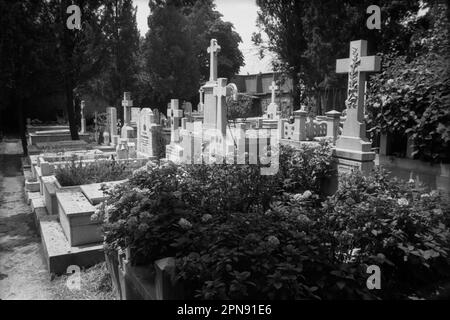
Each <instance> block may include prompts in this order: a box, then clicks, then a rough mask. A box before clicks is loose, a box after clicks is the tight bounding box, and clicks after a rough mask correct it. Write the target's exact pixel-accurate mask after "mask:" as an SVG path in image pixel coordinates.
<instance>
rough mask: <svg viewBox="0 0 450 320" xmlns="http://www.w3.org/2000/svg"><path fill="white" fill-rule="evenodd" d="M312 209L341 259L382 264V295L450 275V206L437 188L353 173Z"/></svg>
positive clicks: (427, 285)
mask: <svg viewBox="0 0 450 320" xmlns="http://www.w3.org/2000/svg"><path fill="white" fill-rule="evenodd" d="M310 212H311V213H310V214H309V215H308V216H309V218H310V219H313V220H315V221H317V224H318V225H319V226H320V230H321V237H322V238H323V239H324V240H325V239H326V241H327V242H329V243H330V245H331V248H332V251H333V254H335V255H336V256H338V258H339V260H340V261H343V262H344V261H349V260H351V261H352V262H354V263H357V264H360V265H372V264H376V265H378V266H380V268H381V270H382V290H380V291H379V292H377V294H378V295H379V296H380V297H383V298H405V297H408V296H411V295H413V294H418V295H420V294H423V295H425V294H427V293H428V294H429V293H430V292H432V290H435V289H437V288H438V285H439V284H440V281H442V280H447V281H448V280H450V257H449V250H450V229H449V227H450V206H449V203H448V200H446V199H442V198H441V196H440V195H439V193H438V192H436V191H434V192H430V193H429V192H425V190H424V189H423V188H416V187H415V186H414V183H405V182H404V181H399V180H396V179H388V178H387V175H386V174H385V173H384V172H381V171H380V172H376V173H375V174H374V175H373V176H370V177H364V176H362V175H361V174H359V173H353V174H352V175H348V176H344V177H342V178H341V181H340V187H339V190H338V191H337V192H336V194H335V195H334V196H332V197H330V198H329V199H328V200H327V201H325V202H323V203H322V208H320V209H319V210H315V211H314V210H313V211H310ZM352 253H353V254H352Z"/></svg>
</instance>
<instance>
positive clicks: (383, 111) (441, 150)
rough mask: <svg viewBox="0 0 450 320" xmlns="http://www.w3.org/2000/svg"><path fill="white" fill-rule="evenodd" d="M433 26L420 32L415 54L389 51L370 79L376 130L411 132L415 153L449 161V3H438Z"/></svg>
mask: <svg viewBox="0 0 450 320" xmlns="http://www.w3.org/2000/svg"><path fill="white" fill-rule="evenodd" d="M433 10H435V12H434V13H433V15H431V16H432V17H433V18H434V21H431V22H430V23H431V25H432V28H430V30H429V31H427V32H426V33H425V34H422V33H421V32H415V33H417V36H416V39H415V41H414V42H413V46H412V47H413V48H411V50H412V51H414V52H416V54H415V55H413V56H407V55H404V56H402V55H398V54H397V53H395V52H393V53H390V54H388V55H384V56H383V57H382V59H383V68H382V72H380V73H377V74H375V75H373V76H371V79H370V81H368V89H369V90H368V99H367V111H368V114H369V119H368V124H369V126H371V127H372V132H373V133H380V132H383V133H385V132H391V133H395V134H401V135H403V134H409V135H410V136H411V138H412V140H413V141H414V145H415V151H414V155H415V156H417V157H418V158H421V159H424V160H427V161H434V162H440V161H443V162H449V161H450V156H449V155H450V110H449V105H450V72H449V71H450V63H449V61H450V55H449V52H450V42H449V40H448V39H449V25H450V23H449V20H448V16H447V14H446V13H447V12H448V7H447V5H445V4H443V3H442V4H436V5H435V8H434V9H433Z"/></svg>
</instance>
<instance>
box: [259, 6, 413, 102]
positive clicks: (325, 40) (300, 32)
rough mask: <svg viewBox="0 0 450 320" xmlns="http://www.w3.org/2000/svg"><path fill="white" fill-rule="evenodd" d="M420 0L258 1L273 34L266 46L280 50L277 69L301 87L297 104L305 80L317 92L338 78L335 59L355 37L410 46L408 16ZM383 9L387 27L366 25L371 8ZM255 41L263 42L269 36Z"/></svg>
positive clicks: (262, 22) (374, 46) (382, 46)
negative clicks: (406, 21)
mask: <svg viewBox="0 0 450 320" xmlns="http://www.w3.org/2000/svg"><path fill="white" fill-rule="evenodd" d="M419 3H420V1H419V0H407V1H388V0H379V1H372V0H370V1H369V0H367V1H366V0H364V1H360V0H345V1H340V0H318V1H309V0H296V1H294V0H292V1H283V0H257V4H258V6H259V11H258V25H259V27H260V30H261V31H264V32H265V33H266V34H267V36H268V42H267V43H266V44H265V46H263V47H262V48H263V49H267V50H270V51H272V52H274V53H275V54H276V55H277V57H278V61H276V64H275V65H274V66H275V68H276V69H277V70H280V71H284V72H286V73H288V74H289V75H290V76H291V77H292V79H293V81H294V85H295V87H296V89H295V90H294V103H295V105H296V106H299V85H300V83H299V81H298V80H299V79H300V78H301V79H302V81H303V82H304V83H305V85H306V87H307V89H308V90H312V91H314V90H316V89H317V87H318V85H319V84H320V83H321V82H322V81H324V80H326V79H327V80H330V79H331V81H332V80H333V78H334V79H335V75H334V66H335V60H336V59H337V58H340V57H345V56H347V55H348V44H349V42H350V41H351V40H355V39H367V40H369V45H370V46H371V47H370V48H369V50H371V51H381V52H383V51H386V50H393V49H397V50H404V48H407V47H408V43H409V41H410V37H411V34H409V33H407V32H403V31H406V28H404V26H403V22H404V19H405V18H406V17H408V16H409V15H410V14H411V13H412V12H417V10H418V8H419ZM370 5H379V6H380V7H381V16H382V19H383V25H382V31H379V30H369V29H368V28H367V27H366V19H367V18H368V15H367V14H366V9H367V7H368V6H370ZM253 40H254V42H255V43H256V44H258V45H262V44H264V43H263V37H262V36H261V34H260V33H258V34H255V35H254V37H253Z"/></svg>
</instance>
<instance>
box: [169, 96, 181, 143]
mask: <svg viewBox="0 0 450 320" xmlns="http://www.w3.org/2000/svg"><path fill="white" fill-rule="evenodd" d="M167 117H168V118H169V121H170V130H171V137H170V141H171V142H178V141H179V140H180V133H179V127H180V119H181V118H182V117H183V110H181V109H180V105H179V101H178V99H172V100H170V106H169V108H168V109H167Z"/></svg>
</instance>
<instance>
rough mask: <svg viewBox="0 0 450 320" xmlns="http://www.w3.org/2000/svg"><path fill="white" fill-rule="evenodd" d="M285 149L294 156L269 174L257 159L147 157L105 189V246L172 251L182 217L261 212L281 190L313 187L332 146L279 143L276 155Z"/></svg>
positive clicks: (141, 254)
mask: <svg viewBox="0 0 450 320" xmlns="http://www.w3.org/2000/svg"><path fill="white" fill-rule="evenodd" d="M288 155H289V156H291V157H292V158H293V159H294V160H292V161H291V162H287V163H285V164H283V165H282V167H281V168H280V171H279V173H278V174H277V175H274V176H262V175H261V174H260V167H259V166H257V165H180V166H179V165H175V164H172V163H166V164H163V165H158V164H156V163H149V165H148V167H147V170H139V171H137V172H135V173H134V174H133V175H132V177H130V179H129V182H127V183H125V184H123V185H121V186H118V187H116V188H115V189H112V190H111V191H107V192H109V195H110V197H109V199H108V201H107V202H106V203H104V204H102V208H100V210H99V215H100V216H101V217H103V219H104V220H105V224H104V228H105V235H106V244H107V247H108V248H110V249H118V248H123V247H127V246H129V247H131V248H132V250H133V252H134V255H133V262H135V263H138V264H140V263H147V262H151V261H153V260H156V259H158V258H161V257H166V256H170V255H175V249H174V247H173V246H172V243H173V241H175V239H178V238H181V236H182V235H183V234H184V232H185V231H184V229H186V228H187V226H189V224H188V223H187V222H189V223H192V224H195V223H197V222H200V221H201V219H208V217H209V216H215V215H222V216H224V217H226V216H227V215H229V214H230V213H235V212H241V213H243V214H247V213H252V214H253V213H255V212H265V211H266V210H267V209H268V208H269V205H270V202H271V201H272V199H273V198H275V197H277V196H279V195H280V194H282V193H283V191H284V190H287V189H289V190H303V189H305V188H311V189H317V188H318V181H320V180H321V178H322V175H325V174H326V173H328V172H329V171H330V169H329V168H328V167H327V165H328V166H331V160H330V159H331V151H330V149H329V147H328V146H327V145H325V144H324V145H321V146H319V147H317V150H314V148H312V147H305V148H304V149H302V150H297V151H296V150H294V149H293V148H291V147H286V148H282V149H281V155H280V157H282V158H286V157H287V156H288ZM319 165H321V166H322V168H320V167H319ZM309 166H318V169H316V170H314V169H313V168H310V167H309ZM290 175H291V176H290ZM180 219H185V220H186V221H185V220H181V221H180ZM180 223H181V225H180ZM180 226H181V228H180ZM177 250H181V249H180V248H178V249H177Z"/></svg>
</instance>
